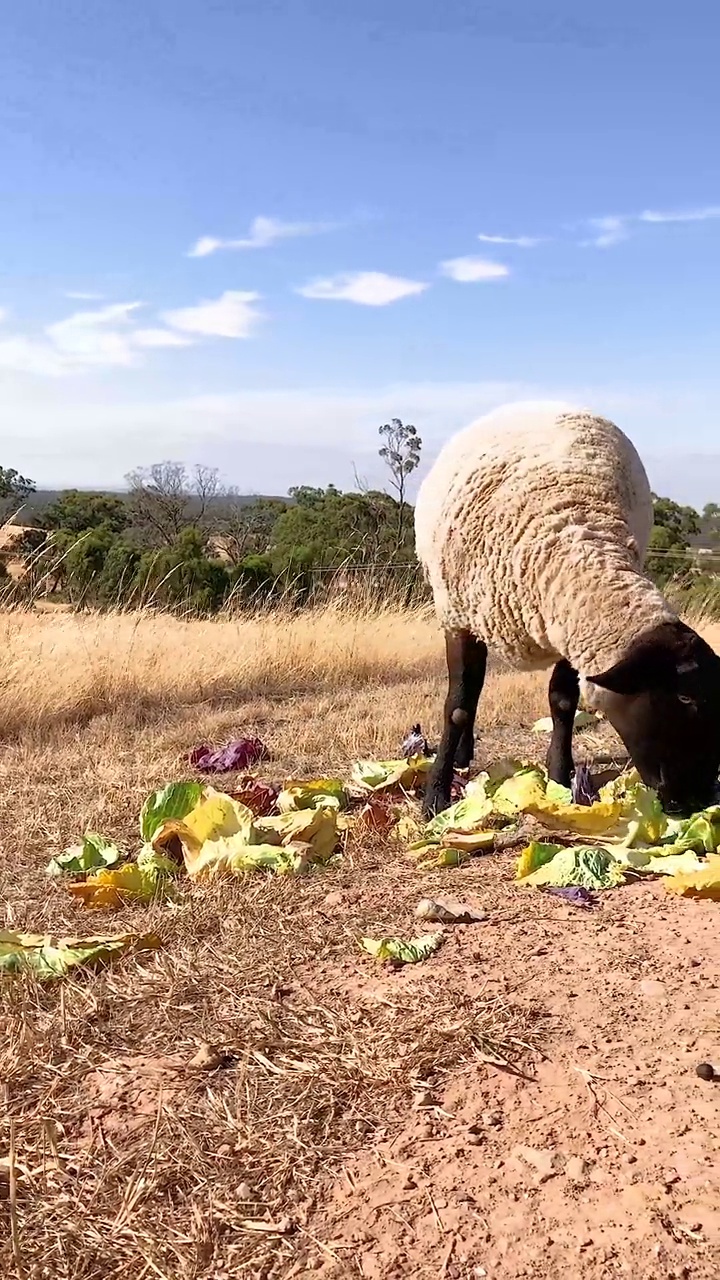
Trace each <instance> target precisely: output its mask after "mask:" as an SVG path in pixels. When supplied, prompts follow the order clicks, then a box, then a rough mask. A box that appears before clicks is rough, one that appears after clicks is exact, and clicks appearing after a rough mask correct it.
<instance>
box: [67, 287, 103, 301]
mask: <svg viewBox="0 0 720 1280" xmlns="http://www.w3.org/2000/svg"><path fill="white" fill-rule="evenodd" d="M65 297H66V298H72V299H73V301H75V302H102V299H103V296H102V294H101V293H80V292H75V291H70V290H68V292H67V293H66V294H65Z"/></svg>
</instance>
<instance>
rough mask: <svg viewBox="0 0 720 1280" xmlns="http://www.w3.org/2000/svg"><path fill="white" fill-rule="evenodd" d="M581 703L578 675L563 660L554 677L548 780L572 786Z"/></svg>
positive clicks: (551, 694) (551, 697)
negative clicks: (577, 713) (576, 715)
mask: <svg viewBox="0 0 720 1280" xmlns="http://www.w3.org/2000/svg"><path fill="white" fill-rule="evenodd" d="M579 701H580V681H579V679H578V673H577V671H576V670H575V668H574V667H571V666H570V663H569V662H567V661H566V660H565V658H563V659H562V661H560V662H558V664H557V666H556V667H555V668H554V670H553V673H552V676H551V677H550V714H551V716H552V722H553V730H552V738H551V739H550V747H549V749H548V755H547V769H548V777H549V778H550V780H551V781H552V782H559V783H560V784H561V785H562V786H563V787H569V786H570V783H571V781H572V775H573V770H574V767H575V766H574V764H573V753H572V735H573V725H574V724H575V712H576V711H577V708H578V702H579Z"/></svg>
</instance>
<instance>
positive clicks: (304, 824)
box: [48, 779, 346, 908]
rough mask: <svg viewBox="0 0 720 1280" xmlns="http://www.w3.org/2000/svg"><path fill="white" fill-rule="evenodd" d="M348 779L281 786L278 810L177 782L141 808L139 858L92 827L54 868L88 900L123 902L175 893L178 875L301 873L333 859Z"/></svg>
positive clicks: (96, 904) (76, 895)
mask: <svg viewBox="0 0 720 1280" xmlns="http://www.w3.org/2000/svg"><path fill="white" fill-rule="evenodd" d="M345 802H346V798H345V792H344V788H343V784H342V782H340V781H339V780H337V779H323V780H318V781H313V782H309V783H302V782H296V783H292V784H289V785H288V787H287V788H286V789H285V790H283V791H280V792H279V794H277V796H276V800H275V807H276V808H277V809H278V810H279V812H278V813H277V814H275V815H274V816H257V815H256V814H255V813H254V812H253V810H252V809H251V808H250V806H249V805H247V804H243V803H242V802H241V801H240V800H237V799H235V798H233V797H232V796H229V795H225V794H224V793H223V792H220V791H215V790H214V789H213V788H212V787H210V786H206V785H204V784H203V783H200V782H174V783H170V784H169V785H168V786H166V787H163V788H162V789H161V790H159V791H154V792H153V793H152V794H151V795H150V796H148V798H147V800H146V801H145V804H144V805H143V807H142V810H141V813H140V837H141V840H142V842H143V844H142V848H141V850H140V852H139V853H138V854H137V856H136V857H135V858H132V859H129V860H125V855H124V854H123V853H122V851H121V850H120V849H119V848H118V847H117V846H116V845H115V844H113V843H112V842H111V841H109V840H106V839H104V838H103V837H102V836H98V835H95V834H93V833H88V835H86V836H85V838H84V840H83V842H82V844H80V845H76V846H74V847H73V848H71V849H68V850H67V851H66V852H65V853H64V854H61V855H60V856H59V857H57V858H54V859H53V860H52V861H51V862H50V865H49V866H48V874H49V875H53V876H59V875H69V876H73V877H74V881H73V883H71V884H69V886H68V888H69V892H70V893H71V894H72V896H73V897H74V898H75V899H76V900H77V901H78V902H80V903H82V904H83V905H84V906H86V907H110V908H117V907H121V906H122V905H123V904H124V903H126V902H145V903H147V902H150V901H152V900H156V899H158V898H171V897H173V896H174V882H175V881H176V880H177V878H178V877H180V876H182V875H183V874H186V875H187V876H189V877H190V879H192V880H200V879H203V880H211V879H213V878H214V877H216V876H219V875H228V874H229V875H238V874H241V873H242V872H245V871H254V870H260V869H267V870H270V871H275V872H277V873H281V874H282V873H284V872H298V871H302V870H304V869H305V868H307V867H309V866H311V865H324V864H326V863H327V862H328V861H329V859H330V858H331V857H332V855H333V854H334V853H335V850H336V848H337V845H338V839H339V833H340V829H341V824H340V819H339V812H340V809H341V808H343V807H344V805H345Z"/></svg>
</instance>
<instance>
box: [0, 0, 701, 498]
mask: <svg viewBox="0 0 720 1280" xmlns="http://www.w3.org/2000/svg"><path fill="white" fill-rule="evenodd" d="M718 37H720V14H719V13H718V12H717V9H716V7H715V6H714V5H712V4H711V3H710V0H688V2H687V3H685V4H683V5H682V6H680V5H677V4H676V3H672V4H671V3H668V2H667V0H664V2H663V0H660V2H657V0H656V2H655V3H650V2H649V0H634V3H633V4H632V5H628V4H627V3H625V4H621V3H619V0H607V2H606V3H604V4H603V5H601V6H590V5H583V6H580V5H578V4H577V3H576V0H555V2H554V3H550V2H549V0H488V2H487V3H480V0H443V3H442V4H440V3H438V0H384V2H383V0H354V3H352V4H350V3H342V0H143V3H142V4H140V3H139V2H138V0H135V2H128V0H124V2H122V3H121V0H104V2H103V3H102V4H100V5H93V4H91V3H89V0H63V3H62V4H58V3H57V0H22V3H20V2H19V0H15V3H14V4H10V5H6V6H5V7H4V9H3V13H2V16H0V86H2V87H1V89H0V148H1V150H2V156H3V164H2V171H1V172H2V177H1V178H0V309H1V313H2V323H0V414H1V415H2V440H3V445H2V457H1V458H0V462H2V464H3V465H13V466H16V467H18V468H19V469H20V470H23V471H24V472H26V473H29V474H30V475H32V476H33V477H34V478H35V479H36V480H37V481H38V482H40V483H43V484H58V485H71V484H79V485H85V486H88V485H101V484H102V485H113V486H119V485H120V484H121V483H122V478H123V476H124V474H125V473H126V472H127V471H129V470H130V469H131V468H133V467H135V466H138V465H144V464H148V463H151V462H153V461H158V460H161V459H163V458H178V459H183V460H186V461H188V462H196V461H199V462H205V463H209V464H212V465H217V466H219V467H220V469H221V471H222V472H223V474H224V476H225V477H226V479H227V481H228V482H229V483H232V484H235V485H237V486H238V487H239V488H240V489H242V490H244V491H265V492H268V491H270V492H283V491H284V490H285V489H287V487H288V485H290V484H292V483H297V482H316V483H325V482H327V481H329V480H334V481H336V482H337V483H340V484H345V485H348V486H349V485H351V484H352V478H353V465H355V466H356V467H357V469H358V470H359V472H360V474H361V475H363V476H365V477H366V478H368V479H369V480H370V481H376V480H377V479H379V477H380V476H381V474H382V471H381V468H380V465H379V464H378V462H377V460H376V458H375V450H376V432H377V427H378V425H379V424H380V423H381V422H382V421H384V420H385V419H386V418H387V417H388V416H391V415H396V416H400V417H402V418H405V419H409V420H412V421H414V422H415V424H416V425H417V427H418V429H419V430H420V432H421V434H422V435H423V437H424V439H425V442H426V457H427V458H428V459H429V458H430V456H431V455H432V453H433V452H435V451H437V449H438V447H439V446H440V444H441V443H442V441H443V440H444V439H445V438H446V437H447V436H448V435H450V434H451V433H452V432H453V431H454V430H456V429H457V428H458V427H460V426H462V425H464V424H465V423H466V422H468V421H470V420H471V419H472V418H473V417H475V416H477V415H478V414H479V413H481V412H483V411H485V410H486V409H488V408H490V407H492V406H494V405H495V404H498V403H500V402H502V401H503V400H511V399H524V398H539V397H547V398H553V399H563V400H572V401H577V402H580V403H583V404H586V405H589V406H590V407H593V408H597V409H598V410H599V411H602V412H605V413H607V414H609V415H610V416H612V417H614V418H615V420H616V421H617V422H618V423H619V425H621V426H623V427H624V428H625V429H626V430H627V431H628V432H629V433H630V434H631V435H632V437H633V438H634V439H635V441H636V443H637V444H638V446H639V448H640V450H641V453H642V454H643V456H644V457H645V459H646V461H647V464H648V469H649V470H650V474H651V478H652V479H653V481H654V483H655V484H656V486H657V487H658V488H660V489H662V490H663V491H665V492H671V493H672V494H673V496H677V497H678V498H681V499H683V500H690V501H694V502H696V503H703V502H705V501H707V500H709V499H711V498H714V499H717V500H720V442H719V440H718V433H717V422H718V419H719V418H720V373H719V372H718V359H717V352H718V340H719V338H720V317H719V316H718V303H717V299H718V297H720V252H718V251H719V250H720V165H719V164H718V158H717V157H718V151H717V135H718V125H719V123H720V120H719V118H718V117H719V111H718V108H719V106H720V83H719V82H718V76H717V72H716V61H717V58H716V51H717V44H718Z"/></svg>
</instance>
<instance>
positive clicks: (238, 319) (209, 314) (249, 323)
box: [162, 289, 262, 338]
mask: <svg viewBox="0 0 720 1280" xmlns="http://www.w3.org/2000/svg"><path fill="white" fill-rule="evenodd" d="M259 301H260V294H259V293H248V292H241V291H238V290H232V289H229V290H227V291H226V292H225V293H223V294H221V296H220V297H219V298H214V299H209V300H207V301H205V302H200V303H198V304H197V306H194V307H181V308H180V309H179V310H177V311H166V312H165V313H164V315H163V317H162V319H163V320H164V322H165V324H167V325H169V327H170V328H171V329H177V330H179V331H180V332H181V333H193V334H202V335H203V336H204V337H213V338H249V337H250V335H251V334H252V333H253V332H254V330H255V329H256V328H257V325H258V323H259V321H260V320H261V319H262V312H260V311H259V310H258V309H257V308H256V306H255V303H256V302H259Z"/></svg>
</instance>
